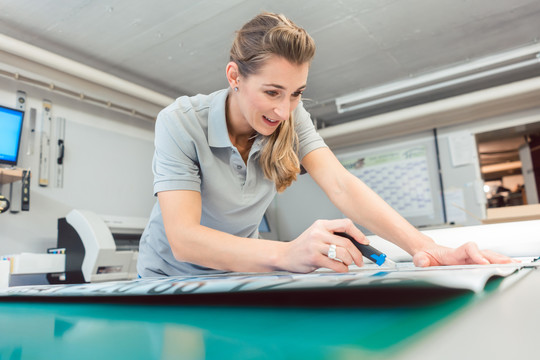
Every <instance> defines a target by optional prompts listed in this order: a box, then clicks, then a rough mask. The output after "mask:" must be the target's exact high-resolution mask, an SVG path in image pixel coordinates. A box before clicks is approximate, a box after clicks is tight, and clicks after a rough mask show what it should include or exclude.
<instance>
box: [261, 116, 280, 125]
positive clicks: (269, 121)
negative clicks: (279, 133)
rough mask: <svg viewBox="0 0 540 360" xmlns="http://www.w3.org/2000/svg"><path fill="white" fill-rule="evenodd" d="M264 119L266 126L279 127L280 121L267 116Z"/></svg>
mask: <svg viewBox="0 0 540 360" xmlns="http://www.w3.org/2000/svg"><path fill="white" fill-rule="evenodd" d="M262 117H263V120H264V122H265V123H266V124H268V125H270V126H276V125H279V120H272V119H270V118H267V117H266V116H264V115H263V116H262Z"/></svg>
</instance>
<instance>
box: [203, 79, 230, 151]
mask: <svg viewBox="0 0 540 360" xmlns="http://www.w3.org/2000/svg"><path fill="white" fill-rule="evenodd" d="M228 95H229V90H228V89H224V90H219V91H217V92H216V93H215V96H214V98H213V99H212V100H211V102H210V110H209V111H208V145H210V146H212V147H232V143H231V139H229V132H228V131H227V120H226V117H225V107H226V103H227V96H228Z"/></svg>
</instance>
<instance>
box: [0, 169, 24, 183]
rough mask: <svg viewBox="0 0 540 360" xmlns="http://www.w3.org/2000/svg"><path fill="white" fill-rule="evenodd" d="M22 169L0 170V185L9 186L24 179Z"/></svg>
mask: <svg viewBox="0 0 540 360" xmlns="http://www.w3.org/2000/svg"><path fill="white" fill-rule="evenodd" d="M22 176H23V171H22V169H2V168H0V184H9V183H12V182H15V181H19V180H21V179H22Z"/></svg>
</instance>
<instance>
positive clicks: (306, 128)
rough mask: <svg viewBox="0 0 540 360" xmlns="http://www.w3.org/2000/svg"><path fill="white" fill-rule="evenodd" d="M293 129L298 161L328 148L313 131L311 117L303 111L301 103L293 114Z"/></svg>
mask: <svg viewBox="0 0 540 360" xmlns="http://www.w3.org/2000/svg"><path fill="white" fill-rule="evenodd" d="M293 119H294V127H295V130H296V133H297V134H298V142H299V148H298V158H299V159H300V161H302V159H303V158H304V156H306V155H307V154H309V153H310V152H312V151H313V150H316V149H319V148H322V147H328V146H327V145H326V143H325V142H324V140H323V138H322V137H321V136H320V135H319V133H317V131H316V130H315V126H314V125H313V121H312V120H311V116H310V115H309V113H308V112H307V111H306V109H304V106H303V105H302V103H300V104H298V106H297V107H296V109H295V111H294V113H293Z"/></svg>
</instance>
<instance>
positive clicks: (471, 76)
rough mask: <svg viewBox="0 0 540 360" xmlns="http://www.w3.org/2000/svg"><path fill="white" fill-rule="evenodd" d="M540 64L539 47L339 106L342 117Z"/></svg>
mask: <svg viewBox="0 0 540 360" xmlns="http://www.w3.org/2000/svg"><path fill="white" fill-rule="evenodd" d="M538 64H540V45H539V44H536V45H533V46H528V47H524V48H520V49H517V50H514V51H509V52H505V53H501V54H497V55H494V56H490V57H486V58H483V59H479V60H475V61H471V62H470V63H467V64H464V65H459V66H454V67H452V68H449V69H445V70H441V71H437V72H434V73H430V74H426V75H423V76H419V77H416V78H412V79H407V80H402V81H398V82H394V83H390V84H387V85H383V86H379V87H375V88H371V89H366V90H362V91H359V92H355V93H352V94H349V95H346V96H342V97H339V98H336V99H335V103H336V107H337V111H338V113H340V114H342V113H345V112H348V111H353V110H359V109H365V108H369V107H372V106H375V105H381V104H385V103H389V102H392V101H396V100H403V99H406V98H409V97H413V96H417V95H420V94H427V93H429V92H432V91H435V90H440V89H445V88H451V87H453V86H457V85H460V84H466V83H471V82H473V81H476V80H480V79H486V78H489V77H494V76H496V75H501V74H504V73H508V72H511V71H515V70H518V69H521V68H525V67H529V66H535V65H538Z"/></svg>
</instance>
